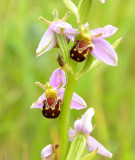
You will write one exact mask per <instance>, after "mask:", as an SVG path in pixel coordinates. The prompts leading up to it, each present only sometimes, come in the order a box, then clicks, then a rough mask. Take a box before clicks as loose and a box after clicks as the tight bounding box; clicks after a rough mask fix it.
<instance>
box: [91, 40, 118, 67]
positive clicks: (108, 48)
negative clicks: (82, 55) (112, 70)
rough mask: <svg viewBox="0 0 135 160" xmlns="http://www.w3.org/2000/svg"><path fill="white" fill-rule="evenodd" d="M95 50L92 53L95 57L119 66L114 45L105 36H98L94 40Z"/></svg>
mask: <svg viewBox="0 0 135 160" xmlns="http://www.w3.org/2000/svg"><path fill="white" fill-rule="evenodd" d="M92 43H93V44H94V50H93V52H92V53H91V54H92V55H93V56H94V57H95V58H97V59H99V60H100V61H103V62H104V63H106V64H108V65H112V66H117V61H118V57H117V54H116V52H115V50H114V48H113V47H112V45H111V44H110V43H109V42H107V41H106V40H104V39H103V38H96V39H94V40H93V41H92Z"/></svg>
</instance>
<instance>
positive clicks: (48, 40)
mask: <svg viewBox="0 0 135 160" xmlns="http://www.w3.org/2000/svg"><path fill="white" fill-rule="evenodd" d="M67 16H69V14H66V16H64V18H63V19H62V20H58V21H57V22H50V21H48V20H45V19H44V18H42V17H40V19H41V20H42V21H44V22H45V23H47V24H48V25H49V28H48V29H47V30H46V32H45V33H44V35H43V37H42V39H41V41H40V42H39V45H38V48H37V50H36V56H40V55H42V54H43V53H45V52H47V51H49V50H50V49H51V48H53V47H54V46H55V45H56V43H57V38H56V34H63V35H65V37H66V39H67V40H69V39H72V40H73V41H74V38H75V36H77V35H78V34H80V31H78V29H74V28H72V26H71V24H69V23H67V22H65V20H66V18H67Z"/></svg>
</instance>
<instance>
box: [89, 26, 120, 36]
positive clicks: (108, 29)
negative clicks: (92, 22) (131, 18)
mask: <svg viewBox="0 0 135 160" xmlns="http://www.w3.org/2000/svg"><path fill="white" fill-rule="evenodd" d="M117 30H118V28H116V27H114V26H112V25H107V26H105V27H104V28H97V29H94V30H91V36H92V38H93V39H94V38H95V37H97V35H100V37H101V38H108V37H111V36H112V35H114V34H115V33H116V31H117Z"/></svg>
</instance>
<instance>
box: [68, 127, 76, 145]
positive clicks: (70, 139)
mask: <svg viewBox="0 0 135 160" xmlns="http://www.w3.org/2000/svg"><path fill="white" fill-rule="evenodd" d="M76 136H77V132H76V131H75V130H73V129H72V128H70V129H69V141H70V142H72V141H73V139H74V138H75V137H76Z"/></svg>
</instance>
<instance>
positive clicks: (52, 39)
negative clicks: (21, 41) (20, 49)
mask: <svg viewBox="0 0 135 160" xmlns="http://www.w3.org/2000/svg"><path fill="white" fill-rule="evenodd" d="M56 42H57V40H56V36H55V34H54V32H53V31H52V30H51V29H50V28H48V29H47V30H46V32H45V34H44V35H43V37H42V39H41V41H40V42H39V45H38V48H37V50H36V55H37V56H40V55H42V54H43V53H44V52H47V51H49V50H50V49H51V48H53V47H54V45H55V44H56Z"/></svg>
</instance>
